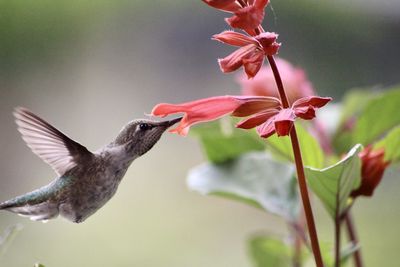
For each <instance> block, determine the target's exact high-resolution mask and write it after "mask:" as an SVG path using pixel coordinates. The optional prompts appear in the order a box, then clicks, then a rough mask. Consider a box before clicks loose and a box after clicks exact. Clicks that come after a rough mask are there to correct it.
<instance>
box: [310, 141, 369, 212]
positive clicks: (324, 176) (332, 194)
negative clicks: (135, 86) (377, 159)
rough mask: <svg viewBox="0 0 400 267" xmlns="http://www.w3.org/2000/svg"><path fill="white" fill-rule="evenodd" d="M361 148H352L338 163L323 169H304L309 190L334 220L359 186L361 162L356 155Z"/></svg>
mask: <svg viewBox="0 0 400 267" xmlns="http://www.w3.org/2000/svg"><path fill="white" fill-rule="evenodd" d="M361 149H362V146H361V145H359V144H358V145H356V146H354V147H353V148H352V149H351V150H350V152H349V153H348V154H347V155H346V157H345V158H343V159H342V160H341V161H339V162H338V163H336V164H334V165H332V166H330V167H328V168H325V169H315V168H306V169H305V172H306V177H307V180H308V183H309V185H310V187H311V189H312V190H313V191H314V193H315V194H316V195H317V196H318V198H319V199H320V200H321V201H322V203H323V204H324V206H325V208H326V209H327V211H328V212H329V214H330V215H331V216H332V217H333V218H334V219H335V218H336V216H340V215H341V214H342V212H343V211H345V210H346V208H347V207H348V205H349V204H350V203H349V195H350V193H351V191H352V190H353V189H355V188H358V187H359V186H360V182H361V160H360V158H359V157H358V153H359V152H360V151H361Z"/></svg>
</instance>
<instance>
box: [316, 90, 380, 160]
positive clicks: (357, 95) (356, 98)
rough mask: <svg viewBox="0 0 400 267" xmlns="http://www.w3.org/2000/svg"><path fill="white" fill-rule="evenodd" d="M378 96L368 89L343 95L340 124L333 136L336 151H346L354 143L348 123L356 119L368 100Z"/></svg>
mask: <svg viewBox="0 0 400 267" xmlns="http://www.w3.org/2000/svg"><path fill="white" fill-rule="evenodd" d="M376 96H377V93H374V92H371V91H370V90H367V89H352V90H350V91H349V92H348V93H347V94H346V95H345V96H344V97H343V100H342V105H341V109H342V110H341V114H340V120H339V124H338V125H337V127H336V131H335V133H334V134H333V138H332V144H333V146H334V148H335V150H336V152H338V153H339V154H342V153H345V152H346V151H348V150H349V149H350V148H351V146H352V145H353V144H354V143H353V136H352V132H351V131H350V130H349V129H348V126H346V123H348V122H352V121H354V120H355V119H356V118H357V117H358V116H359V115H360V113H361V112H362V111H363V109H364V108H365V106H366V104H367V103H368V101H370V100H371V99H373V98H374V97H376ZM322 110H324V109H322Z"/></svg>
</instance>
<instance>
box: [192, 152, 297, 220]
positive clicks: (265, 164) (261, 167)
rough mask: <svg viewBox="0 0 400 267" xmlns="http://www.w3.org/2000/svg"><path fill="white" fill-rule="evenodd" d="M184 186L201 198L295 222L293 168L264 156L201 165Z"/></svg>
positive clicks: (295, 198)
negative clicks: (232, 202)
mask: <svg viewBox="0 0 400 267" xmlns="http://www.w3.org/2000/svg"><path fill="white" fill-rule="evenodd" d="M187 183H188V186H189V188H190V189H192V190H195V191H197V192H199V193H201V194H213V195H220V196H224V197H229V198H234V199H236V200H240V201H243V202H244V203H246V204H253V205H256V206H259V207H262V208H263V209H265V210H267V211H269V212H271V213H274V214H277V215H280V216H283V217H285V218H286V219H287V220H291V221H292V220H294V219H295V218H297V214H298V210H299V201H298V194H297V188H296V182H295V178H294V166H293V165H292V164H290V165H288V164H284V163H282V162H277V161H275V160H273V159H272V158H271V157H270V156H269V155H267V154H266V153H264V152H252V153H247V154H243V155H241V156H240V157H238V158H237V159H235V160H233V161H230V162H226V163H224V164H212V163H205V164H203V165H200V166H198V167H195V168H194V169H192V170H191V171H190V173H189V176H188V180H187Z"/></svg>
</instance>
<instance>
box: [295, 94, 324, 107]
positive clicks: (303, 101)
mask: <svg viewBox="0 0 400 267" xmlns="http://www.w3.org/2000/svg"><path fill="white" fill-rule="evenodd" d="M331 100H332V98H331V97H319V96H306V97H303V98H300V99H298V100H296V101H295V102H294V103H293V108H294V109H296V108H297V107H307V106H313V107H314V108H321V107H323V106H325V105H326V104H327V103H328V102H329V101H331Z"/></svg>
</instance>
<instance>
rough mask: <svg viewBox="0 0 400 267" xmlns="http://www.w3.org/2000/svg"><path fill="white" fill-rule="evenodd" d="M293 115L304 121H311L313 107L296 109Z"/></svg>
mask: <svg viewBox="0 0 400 267" xmlns="http://www.w3.org/2000/svg"><path fill="white" fill-rule="evenodd" d="M294 114H296V116H297V117H300V118H302V119H304V120H312V119H314V118H315V108H314V107H313V106H308V107H298V108H296V109H295V110H294Z"/></svg>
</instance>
